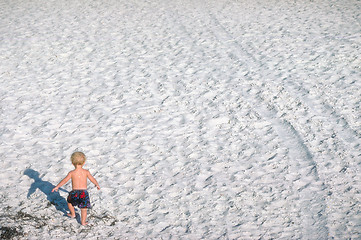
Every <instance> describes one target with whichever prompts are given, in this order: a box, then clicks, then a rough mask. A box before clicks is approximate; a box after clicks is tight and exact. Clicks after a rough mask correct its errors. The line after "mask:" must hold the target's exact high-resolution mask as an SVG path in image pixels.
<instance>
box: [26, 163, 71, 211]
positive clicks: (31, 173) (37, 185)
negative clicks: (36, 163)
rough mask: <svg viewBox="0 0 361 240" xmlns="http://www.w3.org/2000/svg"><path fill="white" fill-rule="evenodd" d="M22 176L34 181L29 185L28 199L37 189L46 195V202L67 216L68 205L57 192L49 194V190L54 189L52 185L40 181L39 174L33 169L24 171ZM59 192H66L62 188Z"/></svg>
mask: <svg viewBox="0 0 361 240" xmlns="http://www.w3.org/2000/svg"><path fill="white" fill-rule="evenodd" d="M24 175H27V176H28V177H30V178H32V179H34V182H33V183H32V184H31V186H30V189H29V192H28V196H27V197H28V198H29V197H30V196H31V194H33V193H34V192H35V191H36V189H39V190H40V191H42V192H43V193H44V194H45V195H46V197H47V199H48V201H49V202H50V203H51V204H52V205H54V206H55V208H56V210H58V211H61V212H63V213H64V215H66V214H67V210H68V203H67V201H66V200H65V198H63V197H62V196H60V194H59V192H51V190H52V189H53V188H54V187H55V186H54V185H53V184H51V183H50V182H47V181H43V180H41V178H40V174H39V173H38V172H37V171H35V170H33V169H26V170H25V171H24ZM59 190H61V191H63V192H68V191H66V190H64V189H62V188H60V189H59Z"/></svg>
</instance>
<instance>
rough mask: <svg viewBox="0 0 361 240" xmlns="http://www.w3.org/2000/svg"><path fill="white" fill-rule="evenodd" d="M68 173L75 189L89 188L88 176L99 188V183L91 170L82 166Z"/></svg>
mask: <svg viewBox="0 0 361 240" xmlns="http://www.w3.org/2000/svg"><path fill="white" fill-rule="evenodd" d="M68 175H70V178H71V184H72V188H73V190H81V189H87V179H88V178H89V180H90V181H91V182H92V183H94V185H95V186H97V188H99V185H98V183H97V182H96V180H95V179H94V177H93V176H92V175H91V174H90V172H89V171H88V170H85V169H83V168H82V167H77V168H76V169H75V170H73V171H70V172H69V174H68Z"/></svg>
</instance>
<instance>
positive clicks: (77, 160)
mask: <svg viewBox="0 0 361 240" xmlns="http://www.w3.org/2000/svg"><path fill="white" fill-rule="evenodd" d="M70 159H71V162H72V164H73V165H74V166H76V165H83V163H85V160H86V157H85V154H84V153H82V152H75V153H73V154H72V155H71V158H70Z"/></svg>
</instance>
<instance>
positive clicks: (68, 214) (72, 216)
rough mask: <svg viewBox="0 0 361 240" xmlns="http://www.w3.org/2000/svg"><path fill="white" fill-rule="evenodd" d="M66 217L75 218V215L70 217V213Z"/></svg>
mask: <svg viewBox="0 0 361 240" xmlns="http://www.w3.org/2000/svg"><path fill="white" fill-rule="evenodd" d="M67 215H68V217H71V218H75V215H74V216H73V215H71V213H68V214H67Z"/></svg>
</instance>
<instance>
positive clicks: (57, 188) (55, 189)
mask: <svg viewBox="0 0 361 240" xmlns="http://www.w3.org/2000/svg"><path fill="white" fill-rule="evenodd" d="M70 178H71V172H69V173H68V175H67V176H66V177H65V178H64V179H63V180H61V181H60V183H59V184H58V185H57V186H56V187H55V188H53V190H51V192H54V191H56V192H57V191H58V190H59V188H60V187H61V186H63V185H64V184H65V183H67V182H68V181H69V180H70Z"/></svg>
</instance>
